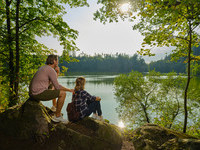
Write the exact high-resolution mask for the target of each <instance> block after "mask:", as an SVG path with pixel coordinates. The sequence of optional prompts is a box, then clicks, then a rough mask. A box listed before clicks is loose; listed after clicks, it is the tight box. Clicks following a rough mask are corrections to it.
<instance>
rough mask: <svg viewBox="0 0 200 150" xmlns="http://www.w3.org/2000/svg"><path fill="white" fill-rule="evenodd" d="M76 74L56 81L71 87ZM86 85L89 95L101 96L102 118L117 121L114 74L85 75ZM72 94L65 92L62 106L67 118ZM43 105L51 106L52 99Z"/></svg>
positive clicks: (112, 121) (111, 121) (114, 122)
mask: <svg viewBox="0 0 200 150" xmlns="http://www.w3.org/2000/svg"><path fill="white" fill-rule="evenodd" d="M77 77H78V76H66V77H59V78H58V81H59V83H60V84H61V85H63V86H65V87H67V88H71V89H73V88H74V86H75V80H76V78H77ZM84 77H85V78H86V85H85V90H86V91H87V92H89V93H90V94H91V95H94V96H99V97H101V109H102V113H103V117H104V119H108V120H109V121H110V123H113V124H116V125H117V123H118V122H119V118H118V114H117V113H116V111H115V108H116V107H117V103H116V100H115V99H114V89H113V81H114V78H115V77H116V76H115V75H85V76H84ZM71 98H72V94H71V93H69V92H67V97H66V99H65V104H64V106H63V108H62V113H63V116H64V118H65V119H67V112H66V107H67V104H68V103H69V102H71ZM43 104H44V105H46V106H48V107H50V108H51V106H52V101H45V102H43Z"/></svg>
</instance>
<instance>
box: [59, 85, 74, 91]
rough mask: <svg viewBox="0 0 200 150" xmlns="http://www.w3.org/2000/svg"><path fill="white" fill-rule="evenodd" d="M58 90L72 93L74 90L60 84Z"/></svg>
mask: <svg viewBox="0 0 200 150" xmlns="http://www.w3.org/2000/svg"><path fill="white" fill-rule="evenodd" d="M60 90H61V91H67V92H72V93H73V92H74V89H68V88H66V87H64V86H62V85H61V88H60Z"/></svg>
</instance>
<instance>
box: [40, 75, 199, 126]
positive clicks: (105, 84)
mask: <svg viewBox="0 0 200 150" xmlns="http://www.w3.org/2000/svg"><path fill="white" fill-rule="evenodd" d="M83 76H84V77H85V78H86V85H85V90H86V91H88V92H89V93H90V94H91V95H94V96H99V97H101V99H102V100H101V108H102V113H103V117H104V119H107V120H109V121H110V123H112V124H116V125H118V123H119V121H120V120H119V117H118V114H117V112H116V111H115V108H116V107H117V106H118V104H117V102H116V100H115V96H114V86H113V81H114V78H115V77H116V76H117V75H83ZM77 77H79V76H62V77H59V78H58V81H59V83H60V84H61V85H63V86H65V87H67V88H70V89H73V88H74V86H75V80H76V78H77ZM162 78H165V76H163V77H162ZM190 86H191V87H196V89H200V78H193V79H192V80H191V83H190ZM71 98H72V94H71V93H70V92H67V97H66V100H65V103H64V106H63V108H62V113H63V116H64V118H65V119H67V112H66V107H67V104H68V103H69V102H71ZM43 104H44V105H46V106H48V107H50V108H51V107H52V101H43ZM193 110H196V109H193ZM182 117H183V116H182Z"/></svg>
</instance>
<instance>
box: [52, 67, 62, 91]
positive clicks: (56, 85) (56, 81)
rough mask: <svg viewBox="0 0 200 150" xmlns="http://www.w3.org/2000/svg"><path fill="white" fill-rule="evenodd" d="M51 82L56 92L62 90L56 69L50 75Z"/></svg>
mask: <svg viewBox="0 0 200 150" xmlns="http://www.w3.org/2000/svg"><path fill="white" fill-rule="evenodd" d="M49 80H50V81H51V82H52V84H53V86H54V88H55V89H56V90H59V89H61V87H62V86H61V85H60V84H59V83H58V79H57V75H56V71H55V70H54V69H52V70H51V72H50V73H49Z"/></svg>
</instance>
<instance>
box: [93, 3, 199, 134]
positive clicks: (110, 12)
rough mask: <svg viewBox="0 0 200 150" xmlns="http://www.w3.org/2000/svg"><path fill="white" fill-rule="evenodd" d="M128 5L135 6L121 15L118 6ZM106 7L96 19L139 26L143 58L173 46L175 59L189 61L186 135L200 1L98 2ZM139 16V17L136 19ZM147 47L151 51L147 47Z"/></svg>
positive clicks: (185, 99) (197, 36) (99, 12)
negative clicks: (123, 21)
mask: <svg viewBox="0 0 200 150" xmlns="http://www.w3.org/2000/svg"><path fill="white" fill-rule="evenodd" d="M124 2H127V3H129V4H130V5H131V6H132V9H130V10H129V11H128V12H126V13H124V12H120V9H119V6H120V5H121V4H122V3H124ZM98 3H101V4H103V6H102V7H101V8H100V9H99V10H98V11H97V12H96V13H95V19H98V18H99V19H100V20H101V21H102V22H103V23H105V22H107V21H109V22H112V21H118V18H122V19H125V18H129V20H130V21H134V20H135V19H136V18H137V20H136V24H135V25H134V26H133V29H134V30H139V31H140V33H141V34H142V35H143V36H144V39H143V41H144V42H143V44H142V46H143V48H141V50H140V51H139V53H140V54H143V55H153V54H152V53H151V48H152V47H155V46H158V47H162V46H174V47H175V49H174V50H173V53H174V55H173V56H174V58H176V59H178V58H179V57H186V58H187V61H186V63H187V83H186V87H185V92H184V93H185V96H184V97H185V98H184V108H185V118H184V126H183V132H184V133H185V132H186V128H187V118H188V111H187V99H188V87H189V83H190V78H191V73H190V70H191V61H198V60H200V57H199V56H195V55H194V54H193V51H192V47H197V46H198V45H199V43H200V36H199V33H197V30H196V29H197V27H199V25H200V11H199V9H200V1H199V0H192V1H191V0H136V1H128V0H124V1H120V0H113V1H110V0H99V1H98ZM136 16H138V17H136ZM145 46H148V47H150V48H145Z"/></svg>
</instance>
